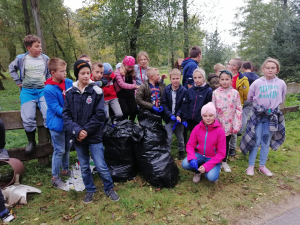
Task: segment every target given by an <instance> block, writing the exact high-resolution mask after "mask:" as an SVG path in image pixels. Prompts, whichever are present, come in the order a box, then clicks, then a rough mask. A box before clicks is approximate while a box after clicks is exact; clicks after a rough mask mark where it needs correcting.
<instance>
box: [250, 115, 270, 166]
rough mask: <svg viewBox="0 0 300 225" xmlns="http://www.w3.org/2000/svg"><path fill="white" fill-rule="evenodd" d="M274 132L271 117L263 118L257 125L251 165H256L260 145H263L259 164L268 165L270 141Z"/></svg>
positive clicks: (251, 153) (251, 151) (251, 152)
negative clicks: (270, 127) (270, 125)
mask: <svg viewBox="0 0 300 225" xmlns="http://www.w3.org/2000/svg"><path fill="white" fill-rule="evenodd" d="M273 133H274V132H271V131H270V129H269V119H268V118H262V119H261V120H260V122H259V123H258V124H257V125H256V127H255V138H256V143H255V145H254V146H253V148H252V149H251V150H250V152H249V166H254V165H255V159H256V155H257V151H258V147H259V146H261V147H260V160H259V165H260V166H264V165H266V162H267V159H268V154H269V148H270V141H271V138H272V136H273Z"/></svg>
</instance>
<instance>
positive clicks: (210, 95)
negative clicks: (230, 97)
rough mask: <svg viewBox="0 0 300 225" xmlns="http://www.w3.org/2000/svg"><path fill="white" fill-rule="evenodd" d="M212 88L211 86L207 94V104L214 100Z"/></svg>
mask: <svg viewBox="0 0 300 225" xmlns="http://www.w3.org/2000/svg"><path fill="white" fill-rule="evenodd" d="M212 93H213V92H212V89H211V88H209V90H208V93H207V96H206V102H205V104H207V103H209V102H211V101H212Z"/></svg>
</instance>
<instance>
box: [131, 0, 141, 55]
mask: <svg viewBox="0 0 300 225" xmlns="http://www.w3.org/2000/svg"><path fill="white" fill-rule="evenodd" d="M143 16H144V10H143V0H138V11H137V16H136V20H135V23H134V25H133V31H132V33H131V38H130V44H129V46H130V55H131V56H132V57H134V58H136V55H137V54H136V42H137V37H138V32H139V28H140V26H141V21H142V18H143Z"/></svg>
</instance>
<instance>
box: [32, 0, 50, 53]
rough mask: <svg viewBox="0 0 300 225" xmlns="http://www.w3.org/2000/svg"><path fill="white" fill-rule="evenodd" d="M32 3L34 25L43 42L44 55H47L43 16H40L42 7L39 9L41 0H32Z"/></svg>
mask: <svg viewBox="0 0 300 225" xmlns="http://www.w3.org/2000/svg"><path fill="white" fill-rule="evenodd" d="M30 2H31V9H32V15H33V19H34V24H35V28H36V33H37V36H38V37H39V38H41V41H42V51H43V53H44V54H46V52H47V50H46V42H45V38H44V33H43V29H42V21H41V15H40V7H39V4H40V3H39V0H30Z"/></svg>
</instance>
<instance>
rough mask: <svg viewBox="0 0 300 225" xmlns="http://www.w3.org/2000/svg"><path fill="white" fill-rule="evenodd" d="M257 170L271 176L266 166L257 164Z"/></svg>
mask: <svg viewBox="0 0 300 225" xmlns="http://www.w3.org/2000/svg"><path fill="white" fill-rule="evenodd" d="M259 172H261V173H263V174H265V175H266V176H268V177H271V176H273V173H272V172H271V171H270V170H269V169H268V168H267V167H266V166H259Z"/></svg>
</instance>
